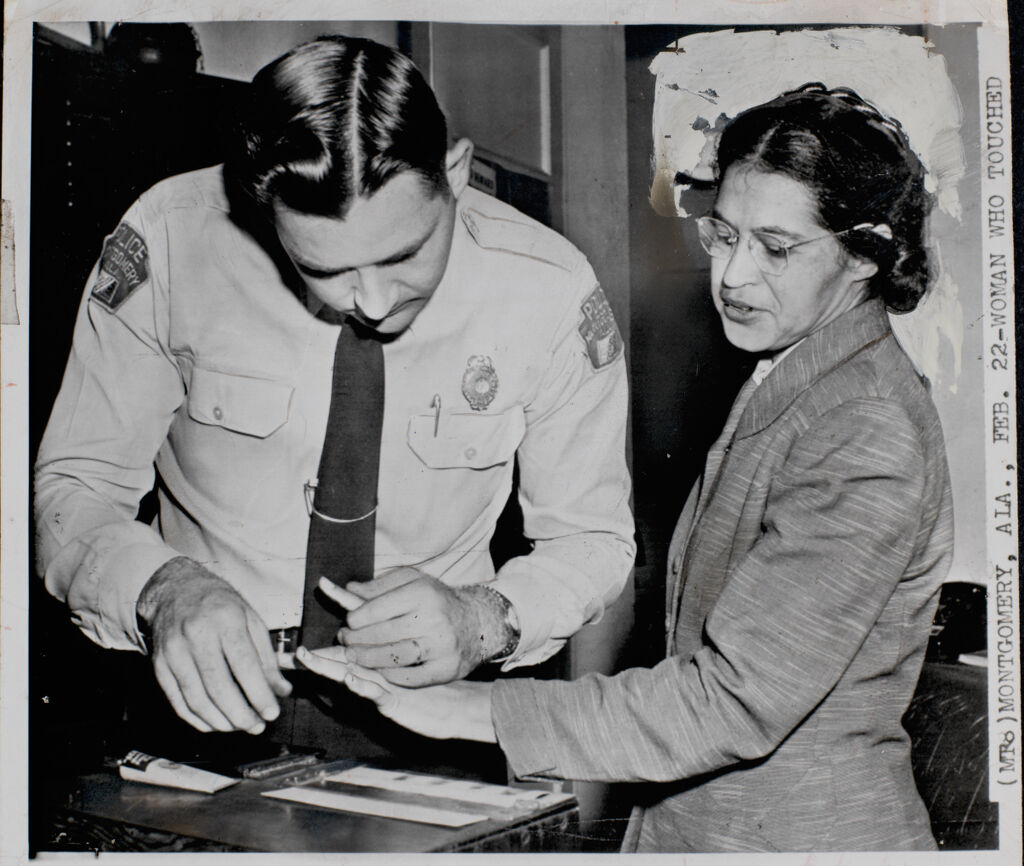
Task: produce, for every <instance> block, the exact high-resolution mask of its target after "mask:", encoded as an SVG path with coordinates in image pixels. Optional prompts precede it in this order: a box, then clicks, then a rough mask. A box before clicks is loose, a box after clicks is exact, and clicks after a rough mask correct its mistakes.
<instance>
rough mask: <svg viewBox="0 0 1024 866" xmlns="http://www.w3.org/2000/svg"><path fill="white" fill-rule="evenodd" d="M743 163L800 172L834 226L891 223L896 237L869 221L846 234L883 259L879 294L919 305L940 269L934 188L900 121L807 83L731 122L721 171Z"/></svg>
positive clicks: (873, 289)
mask: <svg viewBox="0 0 1024 866" xmlns="http://www.w3.org/2000/svg"><path fill="white" fill-rule="evenodd" d="M734 164H740V165H744V166H751V167H753V168H755V169H757V170H759V171H765V172H776V173H779V174H783V175H786V176H788V177H790V178H792V179H794V180H796V181H799V182H800V183H801V184H803V185H804V186H805V187H807V188H808V190H810V191H811V193H813V195H814V197H815V200H816V201H817V204H818V215H819V218H820V221H821V224H822V226H823V227H824V228H825V229H826V230H827V231H830V232H840V231H844V230H846V229H851V228H853V227H854V226H857V225H860V224H861V223H870V224H871V225H879V224H882V223H884V224H886V225H888V226H889V227H890V228H891V229H892V240H891V241H889V240H887V239H886V238H884V237H882V236H881V235H879V234H877V233H876V232H872V231H869V230H867V229H861V230H859V231H848V232H846V234H843V235H841V236H840V237H839V238H838V241H839V242H840V243H841V244H843V246H844V247H845V248H846V249H847V250H848V251H849V252H850V253H851V254H852V255H854V256H856V257H858V258H861V259H868V260H870V261H872V262H874V263H875V264H876V265H877V266H878V271H877V273H876V274H875V275H874V276H873V277H872V278H871V279H870V280H869V282H868V291H869V293H870V294H871V295H873V296H879V297H881V298H882V299H883V300H884V301H885V304H886V306H887V307H888V308H889V309H891V310H893V311H896V312H906V311H909V310H913V309H914V308H915V307H916V306H917V304H918V301H920V299H921V298H922V297H923V295H924V293H925V291H926V290H927V288H928V282H929V278H930V272H929V264H928V254H927V251H926V249H925V237H924V235H925V221H926V218H927V215H928V212H929V211H930V209H931V206H932V201H933V197H932V196H931V194H930V193H928V192H927V191H926V190H925V186H924V168H923V166H922V165H921V161H920V160H919V159H918V158H917V155H916V154H915V153H914V151H913V150H912V149H911V147H910V145H909V143H908V141H907V138H906V136H905V134H904V133H903V130H902V128H901V127H900V125H899V123H898V122H897V121H895V120H892V119H890V118H888V117H886V116H885V115H883V114H882V113H881V112H879V111H878V110H877V109H876V108H875V107H874V106H872V105H870V104H869V103H867V102H865V101H864V100H863V99H861V98H860V97H859V96H858V95H857V94H856V93H854V91H852V90H849V89H848V88H836V89H833V90H828V89H826V88H825V86H824V85H822V84H820V83H812V84H805V85H804V86H803V87H801V88H798V89H797V90H793V91H790V92H788V93H784V94H782V95H781V96H779V97H777V98H776V99H773V100H771V101H770V102H766V103H764V104H763V105H759V106H756V107H755V108H751V109H748V110H747V111H745V112H743V113H742V114H739V115H738V116H737V117H736V118H735V119H734V120H733V121H732V122H731V123H730V124H729V125H728V126H727V127H726V128H725V129H724V130H723V132H722V137H721V140H720V141H719V144H718V152H717V174H718V178H719V179H721V178H722V177H724V175H725V172H726V171H727V170H728V169H729V167H730V166H732V165H734Z"/></svg>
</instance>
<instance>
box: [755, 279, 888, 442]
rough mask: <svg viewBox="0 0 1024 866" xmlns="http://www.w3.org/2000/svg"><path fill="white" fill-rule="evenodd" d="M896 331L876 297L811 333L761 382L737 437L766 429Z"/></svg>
mask: <svg viewBox="0 0 1024 866" xmlns="http://www.w3.org/2000/svg"><path fill="white" fill-rule="evenodd" d="M891 333H892V331H891V329H890V327H889V318H888V316H887V315H886V312H885V305H884V304H883V302H882V301H881V300H880V299H878V298H872V299H870V300H867V301H865V302H864V303H862V304H858V305H857V306H856V307H854V308H853V309H852V310H850V311H849V312H846V313H844V314H843V315H841V316H840V317H839V318H838V319H836V320H835V321H832V322H829V323H828V324H827V325H825V327H823V328H820V329H819V330H817V331H815V332H814V333H813V334H810V335H809V336H807V337H806V338H805V339H804V341H803V342H802V343H800V345H798V346H797V347H796V348H795V349H794V350H793V351H792V352H791V353H790V354H789V355H787V356H786V357H785V358H783V359H782V360H781V361H780V362H779V363H778V365H776V366H775V367H774V368H773V369H772V371H771V372H770V373H769V374H768V376H767V377H766V378H765V380H764V381H763V382H762V383H761V384H760V385H759V386H758V388H757V390H756V391H755V392H754V394H753V396H752V397H751V399H750V402H749V403H748V404H747V408H746V410H745V411H744V412H743V416H742V417H741V418H740V422H739V424H738V426H737V427H736V438H737V439H742V438H743V437H745V436H752V435H753V434H755V433H758V432H760V431H761V430H763V429H764V428H765V427H767V426H768V425H769V424H771V423H772V422H773V421H775V419H776V418H778V417H779V416H780V415H781V414H782V413H783V412H784V411H785V410H786V409H787V408H788V407H789V406H790V404H792V403H793V401H794V400H795V399H796V398H797V397H798V396H799V395H800V394H801V393H803V392H804V391H805V390H806V389H807V388H808V387H809V386H810V385H812V384H813V383H814V382H816V381H817V380H818V379H820V378H821V377H822V376H824V375H826V374H827V373H829V372H831V371H832V370H834V369H835V368H836V367H838V366H839V365H840V364H842V363H844V362H845V361H847V360H849V359H850V358H851V357H853V356H854V355H856V354H857V353H858V352H861V351H863V350H864V349H866V348H867V347H868V346H871V345H873V344H875V343H877V342H879V341H880V340H883V339H885V338H886V337H888V336H890V335H891Z"/></svg>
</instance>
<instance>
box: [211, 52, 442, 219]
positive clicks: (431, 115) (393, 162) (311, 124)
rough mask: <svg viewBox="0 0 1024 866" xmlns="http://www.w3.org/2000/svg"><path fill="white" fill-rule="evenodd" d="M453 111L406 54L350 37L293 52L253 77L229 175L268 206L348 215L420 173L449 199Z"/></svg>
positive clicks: (262, 205) (239, 187) (237, 186)
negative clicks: (447, 114)
mask: <svg viewBox="0 0 1024 866" xmlns="http://www.w3.org/2000/svg"><path fill="white" fill-rule="evenodd" d="M447 146H448V130H447V126H446V124H445V118H444V114H443V113H442V112H441V109H440V108H439V107H438V104H437V100H436V99H435V97H434V94H433V92H432V91H431V89H430V87H429V86H428V85H427V83H426V81H424V80H423V76H422V75H421V74H420V72H419V70H418V69H417V68H416V67H415V66H414V65H413V63H412V61H411V60H409V58H408V57H406V56H405V55H403V54H400V53H399V52H397V51H395V50H393V49H391V48H388V47H386V46H384V45H380V44H378V43H376V42H371V41H370V40H368V39H357V38H350V37H346V36H324V37H321V38H319V39H316V40H314V41H312V42H307V43H306V44H304V45H300V46H298V47H297V48H294V49H292V50H291V51H289V52H288V53H287V54H284V55H283V56H281V57H279V58H278V59H277V60H275V61H273V62H272V63H270V64H268V65H267V66H265V67H264V68H263V69H261V70H260V71H259V72H258V73H257V74H256V77H255V78H254V79H253V82H252V85H251V88H250V93H249V98H248V101H247V105H246V107H245V109H244V111H243V117H242V120H241V123H240V129H239V135H238V137H237V142H236V147H235V151H234V153H232V154H231V155H230V156H229V158H228V159H227V161H226V166H225V170H226V175H227V177H228V181H229V183H230V184H233V185H234V187H235V190H236V191H240V192H241V193H243V194H244V195H245V196H246V197H247V198H248V199H249V200H251V201H253V202H255V203H256V205H257V206H258V207H259V208H261V209H263V210H270V209H271V208H272V206H273V204H274V203H275V202H281V203H282V204H284V205H286V206H287V207H289V208H291V209H293V210H296V211H299V212H301V213H308V214H316V215H318V216H332V217H343V216H344V215H345V213H346V211H347V210H348V207H349V205H350V204H351V202H352V201H353V200H354V199H355V198H358V197H365V196H369V195H372V194H373V193H374V192H376V191H377V190H379V189H380V188H381V187H382V186H383V185H384V184H385V183H386V182H387V181H388V180H390V179H391V178H392V177H394V176H396V175H398V174H401V173H402V172H406V171H411V172H414V173H415V174H416V175H418V176H419V177H420V178H421V179H422V181H423V183H424V184H425V186H426V189H427V190H428V191H429V192H431V193H436V194H442V195H447V194H448V193H449V188H448V180H447V177H446V174H445V155H446V152H447Z"/></svg>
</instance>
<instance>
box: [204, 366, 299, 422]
mask: <svg viewBox="0 0 1024 866" xmlns="http://www.w3.org/2000/svg"><path fill="white" fill-rule="evenodd" d="M294 390H295V389H294V388H293V387H292V386H291V385H288V384H286V383H284V382H275V381H272V380H270V379H256V378H254V377H252V376H238V375H235V374H233V373H219V372H217V371H215V370H204V369H202V368H201V367H195V368H193V370H192V381H191V383H190V385H189V389H188V414H189V417H190V418H192V420H194V421H198V422H199V423H200V424H212V425H214V426H217V427H223V428H224V429H226V430H233V431H235V432H236V433H245V434H246V435H248V436H258V437H259V438H261V439H263V438H265V437H267V436H269V435H270V434H271V433H273V432H274V431H275V430H277V429H278V428H279V427H280V426H281V425H282V424H284V422H285V421H287V420H288V410H289V407H290V406H291V401H292V392H293V391H294Z"/></svg>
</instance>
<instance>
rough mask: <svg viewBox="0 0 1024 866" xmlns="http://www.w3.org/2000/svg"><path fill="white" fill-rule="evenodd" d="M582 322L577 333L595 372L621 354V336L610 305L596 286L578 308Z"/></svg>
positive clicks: (600, 289)
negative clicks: (581, 339) (581, 315)
mask: <svg viewBox="0 0 1024 866" xmlns="http://www.w3.org/2000/svg"><path fill="white" fill-rule="evenodd" d="M580 312H581V313H582V314H583V321H581V322H580V326H579V333H580V336H581V337H582V338H583V343H584V344H585V345H586V347H587V356H588V357H589V358H590V364H591V366H592V367H593V368H594V369H595V370H600V369H601V368H602V367H607V366H608V365H609V364H611V363H612V362H614V361H616V360H618V357H619V355H621V354H622V336H621V335H620V334H619V326H618V325H617V324H616V323H615V316H614V315H613V314H612V308H611V305H610V304H609V303H608V298H606V297H605V294H604V290H603V289H602V288H601V287H600V286H596V287H595V288H594V291H592V292H591V293H590V294H589V295H587V297H586V299H585V300H584V301H583V304H582V305H581V306H580Z"/></svg>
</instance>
